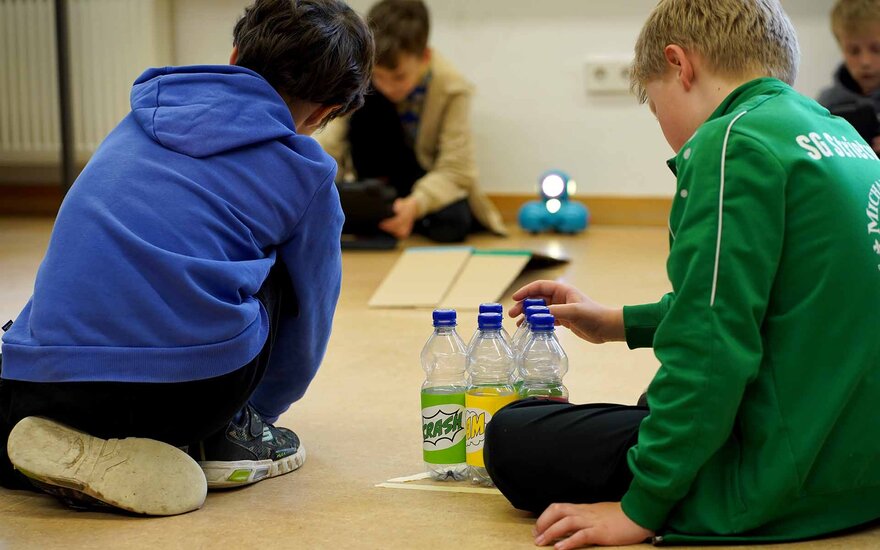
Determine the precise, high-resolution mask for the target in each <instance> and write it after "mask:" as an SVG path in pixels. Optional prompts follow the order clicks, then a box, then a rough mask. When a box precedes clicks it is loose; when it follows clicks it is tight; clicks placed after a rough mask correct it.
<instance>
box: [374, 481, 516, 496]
mask: <svg viewBox="0 0 880 550" xmlns="http://www.w3.org/2000/svg"><path fill="white" fill-rule="evenodd" d="M376 487H381V488H384V489H414V490H416V491H436V492H440V493H479V494H483V495H500V494H501V491H499V490H498V489H495V488H492V487H464V486H457V485H416V484H413V483H389V482H385V483H379V484H378V485H376Z"/></svg>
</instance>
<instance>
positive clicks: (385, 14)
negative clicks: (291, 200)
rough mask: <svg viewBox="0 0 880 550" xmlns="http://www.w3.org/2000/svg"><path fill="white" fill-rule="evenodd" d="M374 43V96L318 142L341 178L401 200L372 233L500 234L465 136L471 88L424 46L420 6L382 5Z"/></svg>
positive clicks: (410, 2)
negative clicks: (383, 187)
mask: <svg viewBox="0 0 880 550" xmlns="http://www.w3.org/2000/svg"><path fill="white" fill-rule="evenodd" d="M368 19H369V23H370V27H371V28H372V30H373V33H374V34H375V38H376V46H377V48H376V67H375V70H374V73H373V89H374V93H372V94H370V95H369V96H368V97H367V100H366V104H365V105H364V107H363V108H361V110H359V111H357V112H355V113H354V114H353V115H351V116H349V117H344V118H340V119H337V120H334V121H333V122H332V123H331V124H330V125H329V126H328V127H327V128H326V129H325V130H324V131H323V132H322V133H320V134H319V135H317V136H316V137H317V139H318V141H319V142H320V143H321V145H322V146H323V147H324V149H325V150H326V151H327V152H328V153H329V154H330V155H332V156H333V157H334V158H335V159H336V161H337V163H338V164H339V176H338V177H339V179H340V180H342V179H346V178H347V179H352V178H354V179H379V180H382V181H384V182H385V183H386V184H387V185H389V186H391V187H392V188H393V189H394V191H395V193H396V195H397V199H396V200H395V201H394V206H393V208H394V216H393V217H390V218H387V219H385V220H383V221H382V222H380V223H379V226H378V228H377V229H379V230H382V231H384V232H386V233H389V234H391V235H393V236H394V237H397V238H398V239H404V238H406V237H408V236H409V235H410V234H411V233H413V232H418V233H421V234H424V235H425V236H427V237H428V238H430V239H432V240H435V241H438V242H458V241H462V240H464V239H465V238H466V237H467V235H468V234H469V233H471V232H474V231H479V230H483V229H486V230H489V231H491V232H493V233H496V234H499V235H504V234H506V229H505V227H504V223H503V222H502V220H501V215H500V214H499V213H498V210H497V209H496V208H495V206H494V205H493V204H492V203H491V202H490V201H489V199H488V198H487V197H486V196H485V195H484V194H483V193H482V192H480V190H479V188H478V186H477V167H476V162H475V159H474V150H473V143H472V133H471V128H470V103H471V95H472V94H473V86H472V85H471V84H469V83H468V82H467V81H466V80H465V79H464V78H463V77H462V76H461V75H460V74H459V73H458V71H456V70H455V68H454V67H453V66H452V65H451V64H450V63H449V62H448V61H447V60H446V59H444V58H442V57H441V56H439V55H437V54H436V53H434V52H433V51H432V50H431V48H429V47H428V33H429V16H428V10H427V8H426V7H425V5H424V3H422V1H421V0H383V1H382V2H379V3H378V4H376V5H375V6H373V8H372V9H371V10H370V12H369V15H368Z"/></svg>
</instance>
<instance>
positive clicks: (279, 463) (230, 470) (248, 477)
mask: <svg viewBox="0 0 880 550" xmlns="http://www.w3.org/2000/svg"><path fill="white" fill-rule="evenodd" d="M305 461H306V449H305V447H303V446H302V445H300V447H299V450H297V452H296V453H294V454H292V455H290V456H286V457H284V458H281V459H278V460H237V461H222V460H205V461H200V462H199V466H201V467H202V471H203V472H204V473H205V478H206V479H207V480H208V489H232V488H235V487H244V486H245V485H251V484H253V483H256V482H258V481H262V480H264V479H269V478H270V477H277V476H281V475H284V474H289V473H290V472H292V471H294V470H298V469H299V468H300V466H302V465H303V464H304V463H305Z"/></svg>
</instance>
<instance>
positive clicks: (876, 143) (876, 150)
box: [871, 136, 880, 154]
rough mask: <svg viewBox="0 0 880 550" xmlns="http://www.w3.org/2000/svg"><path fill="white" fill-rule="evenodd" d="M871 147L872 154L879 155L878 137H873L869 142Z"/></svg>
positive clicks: (879, 142)
mask: <svg viewBox="0 0 880 550" xmlns="http://www.w3.org/2000/svg"><path fill="white" fill-rule="evenodd" d="M871 146H872V147H873V148H874V152H875V153H877V154H880V136H877V137H875V138H874V139H873V140H872V141H871Z"/></svg>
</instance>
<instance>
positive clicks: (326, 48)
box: [232, 0, 374, 121]
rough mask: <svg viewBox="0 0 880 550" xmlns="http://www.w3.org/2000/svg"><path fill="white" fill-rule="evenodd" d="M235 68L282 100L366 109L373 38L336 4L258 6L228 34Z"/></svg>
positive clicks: (303, 1)
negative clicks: (256, 78) (246, 71)
mask: <svg viewBox="0 0 880 550" xmlns="http://www.w3.org/2000/svg"><path fill="white" fill-rule="evenodd" d="M232 34H233V44H234V45H235V46H236V47H237V48H238V59H237V60H236V62H235V64H236V65H238V66H240V67H245V68H248V69H251V70H252V71H254V72H256V73H258V74H259V75H260V76H262V77H263V78H265V79H266V80H267V81H268V82H269V84H271V85H272V87H273V88H275V89H276V90H277V91H278V93H279V94H281V95H282V96H283V97H286V99H298V100H301V101H309V102H313V103H317V104H319V105H341V108H340V109H338V110H336V111H335V112H334V113H332V114H331V116H330V117H328V119H327V120H328V121H329V120H330V119H331V118H335V117H337V116H342V115H345V114H348V113H350V112H352V111H355V110H357V109H358V108H359V107H360V106H361V105H363V104H364V94H365V93H366V92H367V90H368V89H369V86H370V78H371V76H372V71H373V54H374V44H373V35H372V33H371V32H370V29H369V27H368V26H367V24H366V23H365V22H364V20H363V19H361V17H360V16H359V15H358V14H357V13H355V12H354V10H352V9H351V8H350V7H348V5H347V4H345V2H342V1H340V0H256V1H255V2H254V3H253V4H252V5H251V6H249V7H247V8H245V10H244V15H243V16H242V18H241V19H239V20H238V22H237V23H236V24H235V29H234V30H233V31H232Z"/></svg>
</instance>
